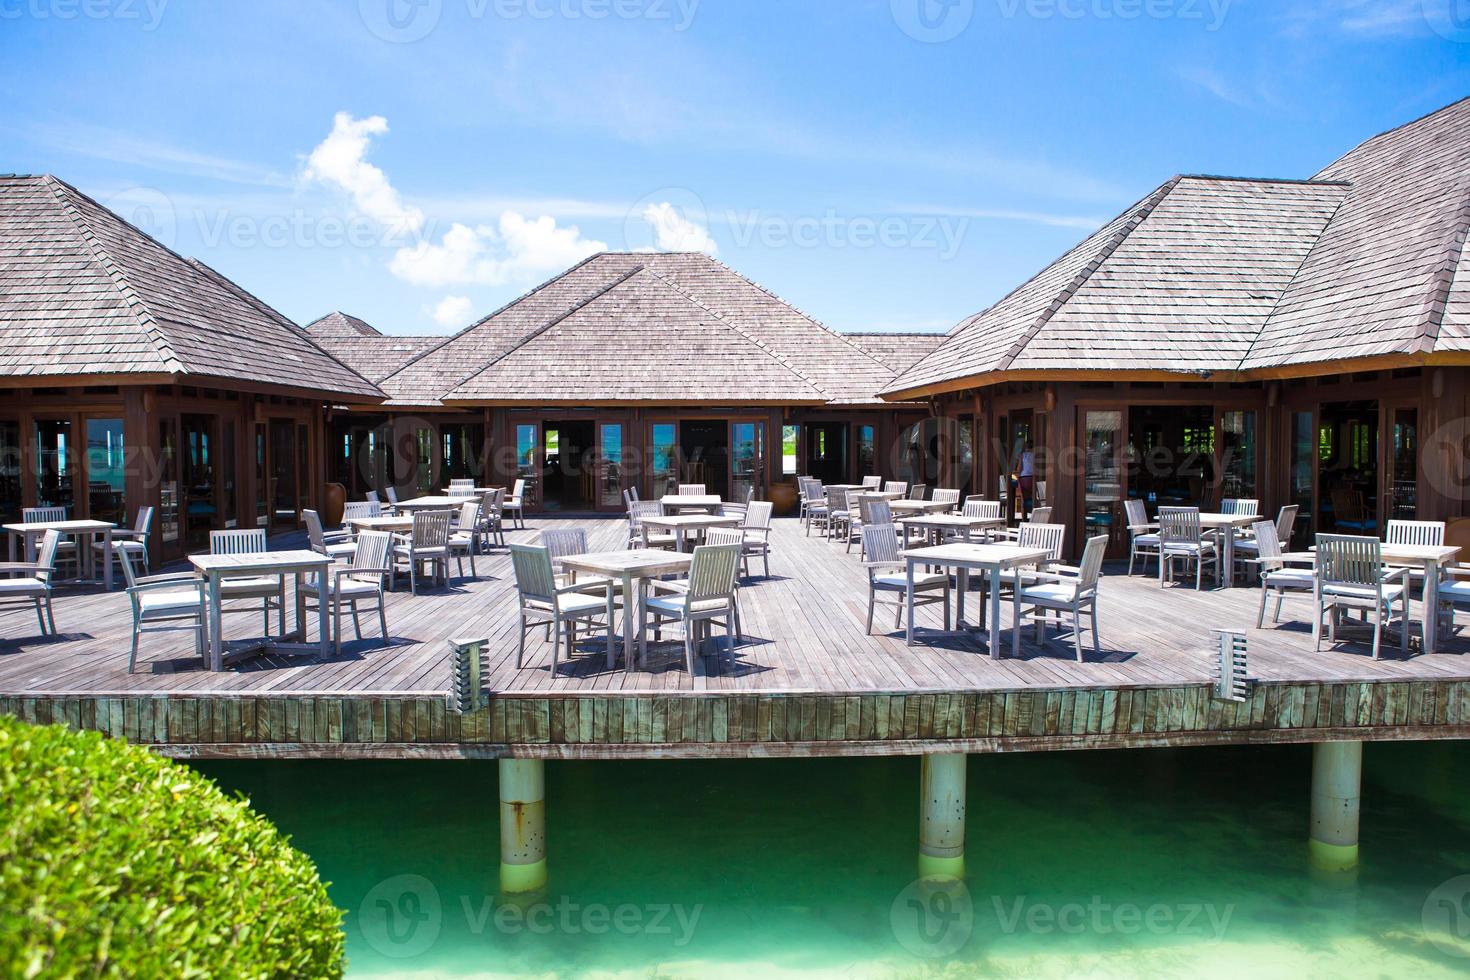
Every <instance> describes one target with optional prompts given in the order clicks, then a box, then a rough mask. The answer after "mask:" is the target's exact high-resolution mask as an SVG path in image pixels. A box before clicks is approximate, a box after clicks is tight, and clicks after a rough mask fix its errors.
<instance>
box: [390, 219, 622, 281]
mask: <svg viewBox="0 0 1470 980" xmlns="http://www.w3.org/2000/svg"><path fill="white" fill-rule="evenodd" d="M606 250H607V243H606V242H600V241H596V240H594V239H589V238H583V237H582V233H581V231H580V230H578V228H577V227H576V226H575V225H572V226H568V227H565V228H562V227H559V226H558V225H557V223H556V220H555V219H553V218H551V217H548V216H545V215H543V216H542V217H539V218H527V217H526V216H525V215H521V214H517V213H516V212H514V211H506V212H505V213H503V214H502V215H501V216H500V221H499V224H498V227H491V226H489V225H478V226H476V227H474V228H471V227H470V226H468V225H463V224H459V223H457V222H456V223H455V224H454V225H452V226H451V227H450V229H449V230H448V231H447V232H445V233H444V236H443V238H441V239H440V241H439V243H438V244H437V245H436V244H434V243H432V242H419V243H418V244H416V245H413V246H406V247H404V248H400V249H399V250H398V251H397V252H396V253H395V254H394V256H393V261H392V262H391V263H389V266H388V268H389V270H390V271H391V272H392V273H393V274H394V275H395V276H397V277H398V278H400V279H402V280H404V281H405V282H410V283H413V284H415V285H419V286H449V285H458V284H465V283H478V284H481V285H488V286H499V285H504V284H505V283H511V282H520V281H524V280H526V279H528V278H531V277H533V276H535V275H538V274H544V273H549V272H558V271H560V270H562V269H565V268H566V267H567V266H569V265H572V264H574V263H576V262H580V261H581V260H582V259H585V258H586V257H587V256H589V255H592V254H593V253H595V252H604V251H606Z"/></svg>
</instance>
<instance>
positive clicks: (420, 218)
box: [304, 112, 424, 233]
mask: <svg viewBox="0 0 1470 980" xmlns="http://www.w3.org/2000/svg"><path fill="white" fill-rule="evenodd" d="M387 131H388V120H386V119H384V118H383V117H382V116H369V117H367V118H366V119H353V118H352V115H351V114H350V113H346V112H339V113H337V114H336V116H334V117H333V118H332V131H331V133H329V134H328V135H327V138H326V139H324V140H322V141H321V143H319V144H317V147H316V149H314V150H312V151H311V155H310V156H308V157H307V158H306V170H305V172H304V176H305V177H306V179H307V180H315V181H319V182H321V183H324V184H330V185H333V186H335V187H338V188H340V189H341V190H344V191H346V192H347V193H348V194H349V195H350V196H351V197H352V205H353V207H355V208H356V209H357V210H358V211H359V212H360V213H362V214H363V215H365V216H366V217H368V218H371V219H372V220H374V221H376V222H378V223H379V224H381V225H383V227H385V228H386V229H388V230H389V231H390V232H393V233H402V232H412V231H417V230H418V229H419V228H420V227H422V226H423V223H424V213H423V212H422V211H420V210H419V209H418V208H416V207H411V206H409V205H407V204H405V203H404V202H403V198H402V197H400V196H399V194H398V191H397V190H395V189H394V187H393V185H392V184H391V183H389V182H388V175H387V174H385V173H383V171H382V170H380V169H378V168H377V167H375V166H373V165H372V164H371V163H368V162H367V160H366V157H367V151H368V144H369V142H370V139H371V137H373V136H381V135H382V134H384V133H386V132H387Z"/></svg>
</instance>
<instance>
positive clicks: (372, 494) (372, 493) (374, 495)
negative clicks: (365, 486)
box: [367, 490, 383, 508]
mask: <svg viewBox="0 0 1470 980" xmlns="http://www.w3.org/2000/svg"><path fill="white" fill-rule="evenodd" d="M367 499H368V503H370V504H377V505H378V506H379V507H380V508H381V507H382V506H383V501H382V498H381V497H379V496H378V491H376V490H369V491H368V492H367Z"/></svg>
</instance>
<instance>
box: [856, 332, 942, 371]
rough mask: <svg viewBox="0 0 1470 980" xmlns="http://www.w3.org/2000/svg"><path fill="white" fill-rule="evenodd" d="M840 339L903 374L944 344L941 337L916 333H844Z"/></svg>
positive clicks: (940, 334)
mask: <svg viewBox="0 0 1470 980" xmlns="http://www.w3.org/2000/svg"><path fill="white" fill-rule="evenodd" d="M842 335H843V336H844V337H846V338H847V339H848V340H850V341H852V342H853V343H855V344H857V345H858V346H859V347H861V348H862V349H863V350H865V351H867V352H868V353H869V354H872V355H873V356H874V357H876V358H878V360H880V361H882V362H883V363H884V364H886V365H888V369H889V370H891V371H895V372H897V373H898V374H902V373H903V372H905V371H907V370H908V369H909V368H910V367H912V366H913V365H914V363H915V362H916V361H918V360H919V358H921V357H926V356H927V355H929V354H932V353H933V352H934V348H936V347H938V346H939V345H940V344H941V343H943V342H944V336H945V335H944V334H942V333H934V332H932V331H931V332H927V333H925V332H919V331H911V332H909V331H888V330H874V331H863V330H845V331H843V333H842Z"/></svg>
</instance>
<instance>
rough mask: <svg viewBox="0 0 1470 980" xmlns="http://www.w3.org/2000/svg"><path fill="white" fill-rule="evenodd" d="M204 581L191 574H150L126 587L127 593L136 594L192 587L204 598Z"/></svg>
mask: <svg viewBox="0 0 1470 980" xmlns="http://www.w3.org/2000/svg"><path fill="white" fill-rule="evenodd" d="M206 584H208V583H206V582H205V581H204V580H203V579H202V578H194V577H193V576H191V575H187V574H185V575H182V576H180V575H150V576H149V577H148V578H147V579H139V580H138V582H137V584H136V585H131V586H129V587H128V595H136V594H138V593H139V592H156V591H157V590H159V589H173V590H175V591H179V590H182V589H193V590H194V591H196V592H198V593H199V597H200V598H201V599H203V598H204V587H205V585H206Z"/></svg>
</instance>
